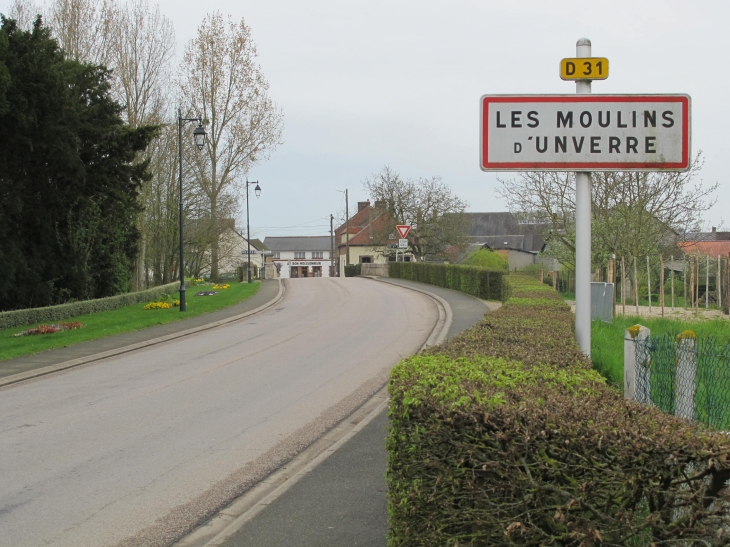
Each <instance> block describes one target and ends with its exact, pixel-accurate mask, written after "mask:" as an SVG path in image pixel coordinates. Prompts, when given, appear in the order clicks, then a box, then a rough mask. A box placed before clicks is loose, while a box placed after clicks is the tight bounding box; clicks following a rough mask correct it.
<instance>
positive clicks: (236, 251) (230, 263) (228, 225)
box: [186, 219, 266, 279]
mask: <svg viewBox="0 0 730 547" xmlns="http://www.w3.org/2000/svg"><path fill="white" fill-rule="evenodd" d="M200 224H201V225H202V223H200ZM219 225H220V235H219V237H218V275H219V277H220V278H222V279H226V278H232V277H235V275H236V270H237V269H238V268H239V267H242V268H244V279H245V278H246V274H245V271H246V269H247V267H248V256H249V255H248V250H249V244H248V241H247V240H246V238H245V236H244V234H243V232H240V231H238V230H237V229H236V224H235V220H234V219H221V220H220V221H219ZM195 227H196V228H199V226H195ZM202 237H203V238H202V239H201V243H200V244H199V245H197V246H196V245H195V240H193V243H191V244H188V245H187V246H186V251H187V252H188V253H189V256H190V260H189V262H188V264H187V268H188V269H189V271H191V272H192V273H193V275H196V276H203V277H207V276H209V275H210V247H209V239H208V240H206V239H205V237H206V235H205V233H203V236H202ZM250 248H251V269H252V270H255V272H256V273H258V271H259V268H261V267H262V266H263V264H264V255H263V254H262V253H263V251H265V250H266V248H265V246H264V245H263V243H261V241H259V240H258V239H253V238H252V239H251V244H250ZM251 275H252V276H253V275H254V271H252V274H251Z"/></svg>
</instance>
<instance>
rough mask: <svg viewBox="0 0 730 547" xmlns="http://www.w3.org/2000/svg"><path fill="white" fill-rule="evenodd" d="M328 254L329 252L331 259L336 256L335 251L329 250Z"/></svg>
mask: <svg viewBox="0 0 730 547" xmlns="http://www.w3.org/2000/svg"><path fill="white" fill-rule="evenodd" d="M327 254H329V257H328V258H329V259H330V260H331V259H333V258H334V257H335V253H333V252H332V251H330V252H329V253H327Z"/></svg>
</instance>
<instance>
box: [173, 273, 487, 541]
mask: <svg viewBox="0 0 730 547" xmlns="http://www.w3.org/2000/svg"><path fill="white" fill-rule="evenodd" d="M381 283H383V284H384V283H390V284H393V285H400V286H404V287H410V288H412V289H417V290H425V291H427V292H429V293H432V294H435V295H436V296H438V297H440V298H442V299H443V300H445V301H446V302H447V304H448V306H449V308H450V309H451V311H452V314H453V316H452V321H451V324H450V326H449V329H448V331H447V333H446V335H447V337H448V338H451V337H452V336H455V335H456V334H458V333H460V332H462V331H464V330H466V329H468V328H470V327H472V326H473V325H475V324H476V323H478V322H479V321H480V320H481V319H482V318H483V317H484V314H485V312H487V311H490V310H494V309H496V308H497V307H499V304H498V303H495V302H490V303H485V302H483V301H481V300H478V299H476V298H474V297H472V296H468V295H466V294H463V293H459V292H456V291H452V290H449V289H443V288H440V287H434V286H430V285H423V284H421V283H414V282H412V281H405V280H402V279H382V280H381ZM387 427H388V411H387V408H385V409H383V410H382V411H381V412H380V413H379V414H378V415H377V416H376V417H375V418H374V419H373V420H372V421H371V422H369V423H368V424H367V425H365V426H364V428H363V429H362V430H361V431H360V432H358V433H357V434H356V435H355V436H353V437H352V438H351V439H350V440H349V441H347V442H346V443H345V444H344V445H343V446H342V447H341V448H340V449H339V450H337V451H336V452H334V453H333V454H332V455H331V456H329V457H328V458H327V459H326V460H325V461H324V462H322V463H321V464H319V465H318V466H317V467H315V468H314V469H313V470H312V471H311V472H310V473H308V474H307V475H306V476H305V477H304V478H302V479H301V480H300V481H299V482H297V483H296V484H295V485H294V486H292V487H291V488H290V489H289V490H287V491H286V492H285V493H284V494H283V495H282V496H280V497H279V498H277V499H275V500H274V501H273V502H271V503H270V504H269V505H267V506H266V507H265V509H263V510H262V511H261V512H260V513H258V514H256V515H255V516H254V517H253V518H252V519H251V520H248V521H245V523H243V525H242V526H241V527H240V528H238V529H236V530H235V531H232V530H230V529H228V530H225V531H223V532H222V533H221V534H220V535H219V536H218V537H216V538H214V539H213V540H212V541H210V542H209V543H206V544H204V545H206V547H212V546H214V545H215V546H220V547H250V546H255V547H279V546H282V545H286V546H287V547H321V546H325V545H326V546H343V545H347V546H352V547H385V545H387V539H386V534H387V530H388V506H387V500H386V491H387V484H386V480H385V473H386V462H387V458H388V455H387V452H386V450H385V438H386V436H387ZM244 516H245V515H244ZM231 528H236V523H234V524H233V525H232V526H231ZM198 545H201V544H200V543H196V542H191V543H189V544H188V545H186V546H185V547H188V546H191V547H192V546H195V547H197V546H198Z"/></svg>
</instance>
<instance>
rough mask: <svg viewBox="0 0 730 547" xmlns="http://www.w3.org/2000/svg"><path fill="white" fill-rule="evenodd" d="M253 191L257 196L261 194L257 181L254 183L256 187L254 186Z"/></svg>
mask: <svg viewBox="0 0 730 547" xmlns="http://www.w3.org/2000/svg"><path fill="white" fill-rule="evenodd" d="M253 191H254V192H256V197H257V198H258V197H260V196H261V186H259V185H258V183H257V184H256V188H254V189H253Z"/></svg>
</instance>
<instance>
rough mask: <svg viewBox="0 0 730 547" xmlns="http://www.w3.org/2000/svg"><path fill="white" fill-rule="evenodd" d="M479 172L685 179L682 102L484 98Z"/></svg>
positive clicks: (686, 132) (685, 99)
mask: <svg viewBox="0 0 730 547" xmlns="http://www.w3.org/2000/svg"><path fill="white" fill-rule="evenodd" d="M480 124H481V129H480V133H481V143H480V145H481V146H480V156H481V168H482V170H484V171H686V170H687V169H689V164H690V98H689V96H688V95H485V96H483V97H482V98H481V118H480Z"/></svg>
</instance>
